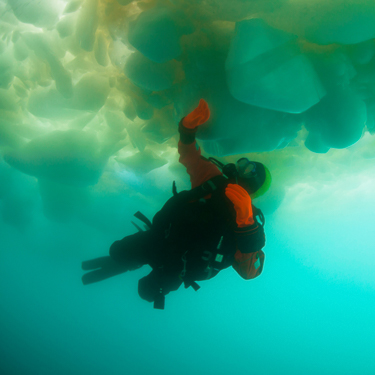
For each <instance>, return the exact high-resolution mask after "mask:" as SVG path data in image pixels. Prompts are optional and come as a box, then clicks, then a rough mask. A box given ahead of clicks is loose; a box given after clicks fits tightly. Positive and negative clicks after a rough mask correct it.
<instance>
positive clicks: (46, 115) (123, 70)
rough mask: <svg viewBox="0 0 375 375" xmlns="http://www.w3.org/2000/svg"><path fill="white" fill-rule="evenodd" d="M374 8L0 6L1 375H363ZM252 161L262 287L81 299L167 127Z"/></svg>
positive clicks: (113, 291)
mask: <svg viewBox="0 0 375 375" xmlns="http://www.w3.org/2000/svg"><path fill="white" fill-rule="evenodd" d="M374 9H375V7H374V3H373V0H371V1H370V0H356V1H349V0H336V1H328V0H324V1H323V0H306V1H303V0H290V1H287V0H285V1H284V0H269V1H265V0H263V1H257V0H254V1H250V0H248V1H247V0H210V1H200V0H190V1H189V0H173V1H172V0H170V1H168V0H165V1H162V0H160V1H153V0H147V1H143V2H137V1H133V2H131V1H127V0H84V1H66V0H48V1H47V0H42V1H36V0H35V1H31V0H7V1H6V0H0V38H1V40H0V317H1V319H0V374H4V375H19V374H22V375H23V374H27V375H47V374H48V375H50V374H61V375H67V374H73V375H75V374H77V375H78V374H79V375H82V374H90V375H96V374H98V375H99V374H111V375H112V374H113V375H117V374H131V375H143V374H153V373H155V374H156V373H162V374H171V375H172V374H173V375H174V374H180V375H185V374H186V375H187V374H192V373H194V374H197V375H200V374H202V375H203V374H216V375H224V374H237V373H240V374H258V375H284V374H288V375H300V374H304V375H305V374H306V375H310V374H314V375H316V374H319V375H321V374H323V375H373V374H375V358H374V351H375V340H374V337H375V324H374V323H373V317H374V311H375V273H374V267H375V255H374V245H373V244H374V242H375V235H374V229H373V227H374V211H375V198H374V190H375V163H374V160H375V151H374V150H375V141H374V129H375V127H374V124H375V121H374V118H375V85H374V79H373V77H374V73H375V39H374V38H375V26H374V25H375V11H374ZM200 98H204V99H205V100H206V101H207V102H208V104H209V107H210V110H211V117H210V120H209V121H208V122H207V124H205V125H204V126H202V127H201V128H200V129H199V131H198V133H197V139H198V143H199V145H200V146H201V148H202V153H203V154H204V155H205V156H215V157H218V158H219V159H220V160H222V161H224V162H232V161H236V160H237V159H238V158H240V157H245V156H246V157H248V158H249V159H251V160H256V161H259V162H263V163H264V164H265V165H267V167H268V168H269V170H270V171H271V174H272V177H273V183H272V186H271V188H270V190H269V191H268V192H267V193H266V194H265V195H264V196H262V197H260V198H257V199H255V200H254V204H255V205H256V206H258V207H260V208H261V209H262V210H263V211H264V213H265V216H266V226H265V231H266V239H267V242H266V247H265V248H264V252H265V254H266V260H265V266H264V270H263V272H262V274H261V275H260V276H259V277H258V278H256V279H254V280H249V281H245V280H243V279H241V278H240V277H239V276H238V274H237V273H236V272H235V271H234V270H233V269H232V268H231V267H230V268H228V269H226V270H223V271H222V272H220V274H219V275H218V276H217V277H215V278H213V279H212V280H209V281H203V282H200V285H201V289H200V290H199V291H197V292H195V291H194V290H193V289H192V288H189V289H184V288H183V287H181V288H180V289H179V290H178V291H177V292H174V293H171V294H169V295H168V296H167V297H166V308H165V310H164V311H161V310H155V309H153V307H152V304H150V303H148V302H146V301H144V300H142V299H140V298H139V296H138V292H137V283H138V280H139V279H140V278H142V277H143V276H145V275H147V274H148V273H149V272H150V267H149V266H144V267H142V268H141V269H138V270H136V271H133V272H128V273H125V274H122V275H119V276H116V277H113V278H111V279H108V280H105V281H103V282H101V283H97V284H93V285H87V286H84V285H83V284H82V282H81V277H82V275H83V271H82V270H81V262H82V261H84V260H87V259H91V258H95V257H99V256H104V255H108V249H109V247H110V245H111V244H112V243H113V242H114V241H115V240H118V239H121V238H123V237H124V236H126V235H129V234H132V233H135V231H136V229H135V227H134V226H133V225H132V224H131V221H133V220H134V221H135V220H136V219H134V217H133V214H134V213H135V212H136V211H138V210H141V211H142V212H143V213H144V214H145V215H146V216H147V217H149V218H152V217H153V215H154V214H155V213H156V212H157V211H158V210H159V209H160V208H161V207H162V205H163V204H164V202H165V201H166V200H167V199H168V198H169V197H170V196H171V186H172V181H174V180H175V181H176V183H177V187H178V189H179V190H183V189H189V188H190V183H189V177H188V175H187V173H186V171H185V169H184V167H183V166H182V165H181V164H179V162H178V158H179V156H178V153H177V142H178V130H177V129H178V127H177V125H178V122H179V120H180V119H181V117H183V116H185V115H186V114H187V113H189V111H191V110H192V109H193V108H195V106H196V105H197V104H198V102H199V99H200Z"/></svg>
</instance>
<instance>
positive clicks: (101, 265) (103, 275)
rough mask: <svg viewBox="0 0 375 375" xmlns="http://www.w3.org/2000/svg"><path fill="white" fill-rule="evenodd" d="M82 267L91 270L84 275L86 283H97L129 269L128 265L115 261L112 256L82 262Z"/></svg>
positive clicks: (83, 281) (83, 278)
mask: <svg viewBox="0 0 375 375" xmlns="http://www.w3.org/2000/svg"><path fill="white" fill-rule="evenodd" d="M82 269H83V270H85V271H88V270H91V272H87V273H86V274H84V275H83V276H82V283H83V284H84V285H88V284H93V283H97V282H99V281H102V280H105V279H108V278H110V277H113V276H116V275H120V274H121V273H124V272H126V271H129V268H128V267H125V266H124V265H123V264H119V263H117V262H115V261H114V260H113V259H112V258H111V257H109V256H106V257H100V258H96V259H91V260H87V261H84V262H82Z"/></svg>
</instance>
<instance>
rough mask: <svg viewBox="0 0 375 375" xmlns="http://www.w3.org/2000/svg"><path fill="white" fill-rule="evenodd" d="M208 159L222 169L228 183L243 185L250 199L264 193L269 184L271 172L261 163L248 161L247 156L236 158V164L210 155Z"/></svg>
mask: <svg viewBox="0 0 375 375" xmlns="http://www.w3.org/2000/svg"><path fill="white" fill-rule="evenodd" d="M208 160H210V161H211V162H212V163H214V164H215V165H216V166H218V167H219V168H220V169H221V170H222V172H223V174H224V176H226V177H227V178H228V179H229V182H230V183H234V184H238V185H240V186H241V187H243V188H244V189H245V190H246V191H247V192H248V193H249V195H250V197H251V198H252V199H254V198H258V197H260V196H261V195H263V194H264V193H266V192H267V190H268V189H269V188H270V186H271V181H272V177H271V173H270V171H269V170H268V168H267V167H266V166H265V165H264V164H262V163H258V162H256V161H250V160H249V159H247V158H241V159H238V160H237V163H236V164H234V163H229V164H226V165H224V164H223V163H221V162H220V161H219V160H216V159H214V158H212V157H211V158H209V159H208Z"/></svg>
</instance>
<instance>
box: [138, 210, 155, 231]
mask: <svg viewBox="0 0 375 375" xmlns="http://www.w3.org/2000/svg"><path fill="white" fill-rule="evenodd" d="M134 216H135V217H136V218H137V219H139V220H141V221H143V222H144V223H145V224H146V225H147V226H148V227H149V229H151V228H152V223H151V221H150V220H149V219H147V217H146V216H145V215H143V214H142V212H140V211H137V212H136V213H135V214H134Z"/></svg>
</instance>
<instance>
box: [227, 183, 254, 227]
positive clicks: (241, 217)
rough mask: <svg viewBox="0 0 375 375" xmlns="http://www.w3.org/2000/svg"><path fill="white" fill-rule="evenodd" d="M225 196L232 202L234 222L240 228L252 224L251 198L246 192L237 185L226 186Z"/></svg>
mask: <svg viewBox="0 0 375 375" xmlns="http://www.w3.org/2000/svg"><path fill="white" fill-rule="evenodd" d="M225 195H226V196H227V197H228V198H229V199H230V200H231V201H232V203H233V205H234V209H235V210H236V214H237V217H236V222H237V225H238V226H239V227H240V228H243V227H247V226H249V225H253V224H254V219H253V209H252V207H251V198H250V195H249V194H248V192H247V191H246V190H245V189H244V188H243V187H241V186H240V185H237V184H228V186H227V188H226V189H225Z"/></svg>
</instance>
